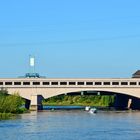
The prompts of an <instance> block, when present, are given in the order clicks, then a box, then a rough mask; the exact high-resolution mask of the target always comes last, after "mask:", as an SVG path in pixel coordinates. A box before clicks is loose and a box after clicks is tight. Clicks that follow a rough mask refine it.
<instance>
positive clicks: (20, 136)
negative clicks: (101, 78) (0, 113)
mask: <svg viewBox="0 0 140 140" xmlns="http://www.w3.org/2000/svg"><path fill="white" fill-rule="evenodd" d="M0 140H140V112H129V113H128V112H123V113H122V112H120V113H117V112H99V113H98V114H97V115H93V114H89V113H88V112H85V111H82V110H81V111H78V110H74V111H60V110H59V111H45V112H38V113H36V112H31V113H29V114H22V115H19V116H18V117H17V118H16V119H14V120H6V121H0Z"/></svg>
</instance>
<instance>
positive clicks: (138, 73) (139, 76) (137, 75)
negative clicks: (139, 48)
mask: <svg viewBox="0 0 140 140" xmlns="http://www.w3.org/2000/svg"><path fill="white" fill-rule="evenodd" d="M132 78H140V70H137V71H136V72H135V73H134V74H133V75H132Z"/></svg>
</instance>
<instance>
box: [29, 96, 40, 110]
mask: <svg viewBox="0 0 140 140" xmlns="http://www.w3.org/2000/svg"><path fill="white" fill-rule="evenodd" d="M42 100H43V97H42V96H41V95H31V105H30V110H32V111H37V110H42V109H43V105H42Z"/></svg>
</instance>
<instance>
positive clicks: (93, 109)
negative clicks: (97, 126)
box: [89, 108, 97, 114]
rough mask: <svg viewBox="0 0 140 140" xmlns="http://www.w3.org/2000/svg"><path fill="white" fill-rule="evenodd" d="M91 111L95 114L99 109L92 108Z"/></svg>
mask: <svg viewBox="0 0 140 140" xmlns="http://www.w3.org/2000/svg"><path fill="white" fill-rule="evenodd" d="M89 113H91V114H95V113H97V109H96V108H90V110H89Z"/></svg>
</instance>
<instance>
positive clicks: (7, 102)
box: [0, 90, 25, 120]
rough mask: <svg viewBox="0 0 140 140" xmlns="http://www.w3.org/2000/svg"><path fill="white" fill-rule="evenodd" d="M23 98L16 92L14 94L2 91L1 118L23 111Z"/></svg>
mask: <svg viewBox="0 0 140 140" xmlns="http://www.w3.org/2000/svg"><path fill="white" fill-rule="evenodd" d="M22 103H23V99H22V98H21V97H20V96H19V95H18V93H15V94H13V95H8V94H7V91H4V90H1V91H0V120H1V119H8V118H10V117H12V116H13V115H14V114H19V113H23V112H24V111H25V109H24V108H21V106H22Z"/></svg>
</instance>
